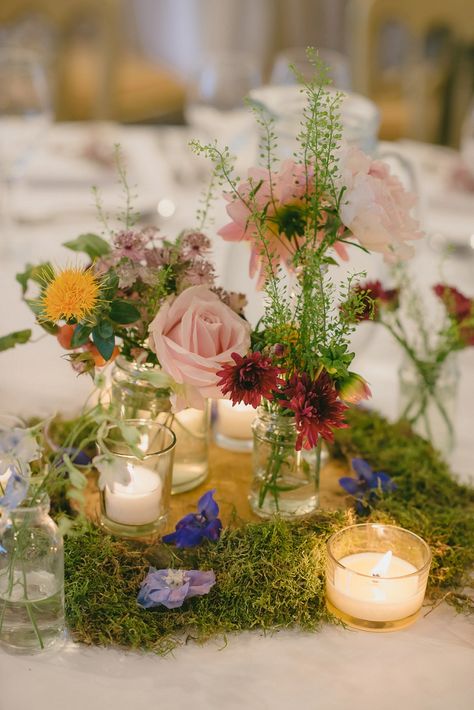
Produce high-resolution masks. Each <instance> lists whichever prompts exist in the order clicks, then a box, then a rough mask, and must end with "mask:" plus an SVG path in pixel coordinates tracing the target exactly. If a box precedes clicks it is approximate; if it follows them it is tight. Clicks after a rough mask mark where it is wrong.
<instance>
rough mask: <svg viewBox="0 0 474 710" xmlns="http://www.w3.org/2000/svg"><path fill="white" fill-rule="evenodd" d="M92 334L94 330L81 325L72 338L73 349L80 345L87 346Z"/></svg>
mask: <svg viewBox="0 0 474 710" xmlns="http://www.w3.org/2000/svg"><path fill="white" fill-rule="evenodd" d="M91 333H92V328H91V327H90V326H88V325H84V324H83V323H79V325H78V326H77V328H76V329H75V331H74V333H73V336H72V338H71V347H72V348H78V347H79V346H80V345H85V343H87V342H88V341H89V336H90V334H91Z"/></svg>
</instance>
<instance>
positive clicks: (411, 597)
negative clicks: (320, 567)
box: [326, 524, 431, 631]
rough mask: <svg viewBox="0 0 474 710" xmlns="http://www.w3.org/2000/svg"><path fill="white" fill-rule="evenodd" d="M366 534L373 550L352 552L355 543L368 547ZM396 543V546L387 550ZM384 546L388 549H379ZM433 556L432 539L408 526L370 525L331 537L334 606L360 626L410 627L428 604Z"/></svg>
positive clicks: (329, 578) (329, 579)
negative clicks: (429, 573)
mask: <svg viewBox="0 0 474 710" xmlns="http://www.w3.org/2000/svg"><path fill="white" fill-rule="evenodd" d="M364 535H365V536H366V540H365V546H366V548H368V549H367V551H362V552H360V551H357V552H352V551H351V547H352V548H355V549H357V550H360V549H361V548H363V547H364ZM391 542H392V543H393V546H394V549H388V550H387V546H388V545H390V543H391ZM381 546H384V547H385V550H384V551H379V550H378V549H377V548H379V547H381ZM371 547H372V548H375V549H376V550H377V551H374V549H370V548H371ZM339 552H341V553H342V554H341V555H339V554H338V553H339ZM347 553H349V554H347ZM407 557H408V558H410V559H406V558H407ZM430 561H431V553H430V551H429V548H428V546H427V545H426V543H425V542H424V541H423V540H421V538H419V537H418V536H417V535H414V534H413V533H410V532H409V531H407V530H403V529H401V528H397V527H395V526H390V525H387V526H384V525H370V524H369V525H355V526H353V527H352V528H346V529H345V530H343V531H340V532H339V533H336V535H334V536H333V537H332V538H331V539H330V540H329V542H328V563H327V569H326V597H327V603H328V607H329V609H330V611H332V612H333V613H334V614H335V615H336V616H339V617H340V618H341V619H342V620H343V621H345V622H346V623H347V624H349V625H351V626H355V627H356V628H365V629H372V630H380V631H383V630H391V629H395V628H401V627H402V626H406V625H407V624H409V623H411V621H413V620H414V619H415V618H416V615H417V614H418V612H419V610H420V609H421V607H422V604H423V599H424V596H425V590H426V582H427V578H428V571H429V566H430Z"/></svg>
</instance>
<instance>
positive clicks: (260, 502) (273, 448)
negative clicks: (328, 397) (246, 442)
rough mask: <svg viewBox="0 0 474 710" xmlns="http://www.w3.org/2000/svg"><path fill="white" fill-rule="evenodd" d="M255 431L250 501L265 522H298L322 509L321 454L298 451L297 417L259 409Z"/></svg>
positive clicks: (254, 425) (318, 452)
mask: <svg viewBox="0 0 474 710" xmlns="http://www.w3.org/2000/svg"><path fill="white" fill-rule="evenodd" d="M252 429H253V480H252V487H251V491H250V496H249V501H250V506H251V508H252V510H253V512H254V513H256V514H257V515H259V516H260V517H262V518H268V517H271V516H272V515H275V514H276V515H280V516H281V517H282V518H288V519H292V518H298V517H302V516H305V515H309V514H310V513H312V512H314V511H315V510H316V509H317V507H318V505H319V466H320V460H321V459H320V456H321V451H320V450H316V449H311V450H310V451H307V450H302V451H296V450H295V445H296V438H297V431H296V422H295V418H294V417H291V416H290V417H286V416H281V415H279V414H274V413H271V412H267V411H265V410H263V409H259V410H258V412H257V417H256V419H255V421H254V423H253V426H252Z"/></svg>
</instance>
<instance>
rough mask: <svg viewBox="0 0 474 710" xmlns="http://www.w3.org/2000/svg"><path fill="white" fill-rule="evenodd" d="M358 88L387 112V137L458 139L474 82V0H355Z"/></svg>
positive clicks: (351, 11)
mask: <svg viewBox="0 0 474 710" xmlns="http://www.w3.org/2000/svg"><path fill="white" fill-rule="evenodd" d="M346 27H347V38H348V44H349V49H350V56H351V59H352V75H353V85H354V88H355V90H356V91H360V92H361V93H363V94H365V95H367V96H369V97H370V98H372V99H373V100H374V101H375V102H376V103H377V104H378V106H379V108H380V110H381V114H382V124H381V137H382V138H385V139H397V138H400V137H410V138H414V139H418V140H425V141H430V142H449V143H451V144H456V145H457V144H458V142H459V130H460V124H461V120H462V116H463V115H465V113H466V111H467V107H468V105H469V99H470V96H471V94H472V90H473V84H474V80H473V77H474V62H473V58H474V2H472V1H470V0H467V1H466V0H349V2H348V6H347V15H346Z"/></svg>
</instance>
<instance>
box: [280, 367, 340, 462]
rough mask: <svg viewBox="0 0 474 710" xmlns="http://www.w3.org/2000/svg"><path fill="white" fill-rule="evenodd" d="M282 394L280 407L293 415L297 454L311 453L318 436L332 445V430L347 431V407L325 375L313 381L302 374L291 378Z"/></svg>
mask: <svg viewBox="0 0 474 710" xmlns="http://www.w3.org/2000/svg"><path fill="white" fill-rule="evenodd" d="M282 394H283V396H284V397H285V399H286V400H287V401H285V402H284V403H283V402H282V404H284V406H285V407H287V408H288V409H291V410H292V411H293V412H294V413H295V419H296V427H297V429H298V438H297V440H296V447H295V448H296V450H297V451H300V450H301V449H302V448H305V449H312V448H313V447H314V446H316V444H317V443H318V439H319V437H320V436H322V437H323V439H326V441H334V432H333V429H343V428H346V427H347V424H346V423H345V421H344V412H345V410H346V409H347V405H346V404H344V403H343V402H341V400H340V399H339V396H338V393H337V391H336V388H335V387H334V384H333V382H332V380H331V378H330V377H329V375H328V374H327V372H325V371H323V372H321V374H320V375H319V377H318V378H317V379H316V380H312V379H311V378H310V377H309V375H307V374H306V373H305V372H304V373H303V374H302V375H293V377H292V378H291V380H290V381H289V383H288V385H287V386H286V387H285V389H284V390H283V391H282Z"/></svg>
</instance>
